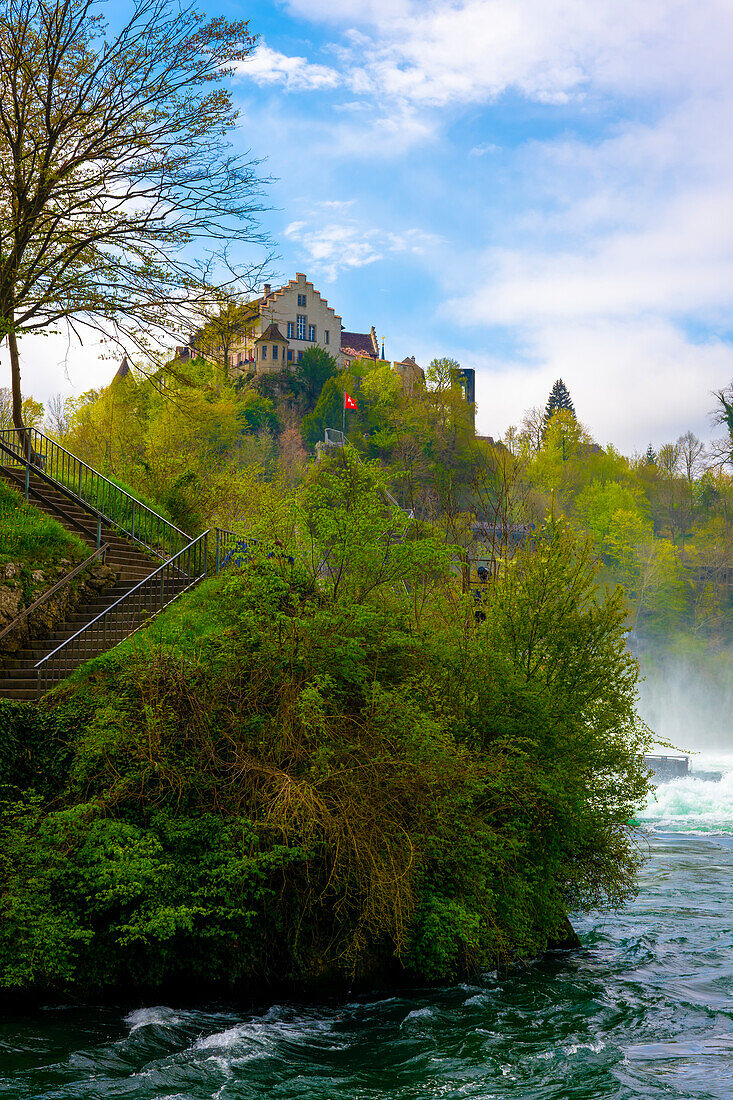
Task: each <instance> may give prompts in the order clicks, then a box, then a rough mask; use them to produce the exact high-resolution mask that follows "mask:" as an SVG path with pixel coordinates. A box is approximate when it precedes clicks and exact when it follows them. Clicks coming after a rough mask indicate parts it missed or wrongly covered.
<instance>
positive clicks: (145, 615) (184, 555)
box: [34, 528, 241, 695]
mask: <svg viewBox="0 0 733 1100" xmlns="http://www.w3.org/2000/svg"><path fill="white" fill-rule="evenodd" d="M240 540H241V536H239V535H237V534H235V533H234V532H233V531H225V530H222V529H221V528H213V529H209V530H207V531H204V532H203V534H201V535H198V536H197V537H196V538H195V539H192V540H191V541H190V542H189V543H188V545H187V546H185V547H184V548H183V549H182V550H179V551H178V553H177V554H174V555H173V557H171V558H169V559H168V561H166V562H164V563H163V564H162V565H161V566H159V567H158V568H157V569H156V570H155V571H154V572H153V573H151V574H150V575H149V576H148V577H146V578H145V579H144V580H142V581H140V582H139V583H138V584H136V585H135V587H134V588H131V589H130V590H129V592H126V593H125V594H124V595H123V596H120V598H119V599H118V600H116V601H115V602H114V603H113V604H111V605H110V606H109V607H107V608H105V610H104V611H101V612H100V613H99V615H97V616H96V617H95V618H93V619H92V620H91V621H90V622H88V623H87V624H86V626H83V627H81V629H79V630H77V631H76V632H75V633H74V634H72V635H71V636H70V637H68V638H65V639H64V640H63V641H62V642H61V643H60V644H59V645H58V646H56V648H55V649H54V650H52V651H51V652H50V653H47V654H46V655H45V657H42V658H41V660H40V661H38V662H37V663H36V664H35V666H34V669H35V672H36V677H37V679H36V691H37V694H39V695H40V694H42V693H43V692H44V691H47V690H48V689H49V688H50V687H51V686H52V685H53V684H54V683H56V682H58V681H60V680H63V679H65V677H66V676H68V675H69V674H70V672H72V671H73V670H74V669H75V668H78V667H79V665H80V664H83V663H84V661H88V660H90V659H91V658H92V657H94V656H97V655H98V654H99V653H102V652H104V651H105V650H107V649H109V648H111V646H113V645H117V644H119V642H121V641H124V639H125V638H129V637H130V636H131V635H132V634H135V633H136V632H137V631H138V630H139V629H140V628H141V627H142V626H145V625H147V624H148V623H149V622H150V621H151V619H153V618H155V616H156V615H158V614H159V613H160V612H161V611H163V609H164V608H166V607H168V605H169V604H171V603H172V602H173V601H174V600H177V599H178V597H179V596H182V595H183V594H184V592H187V591H188V590H189V589H191V588H193V587H194V585H196V584H198V583H199V582H200V581H202V580H204V578H205V577H207V576H211V575H213V574H216V573H219V572H220V571H221V570H222V569H223V568H224V567H225V566H226V564H227V561H228V558H229V557H230V554H229V548H230V547H232V544H234V545H235V546H236V543H237V542H238V541H240Z"/></svg>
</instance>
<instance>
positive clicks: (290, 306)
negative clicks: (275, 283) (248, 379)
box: [229, 272, 343, 374]
mask: <svg viewBox="0 0 733 1100" xmlns="http://www.w3.org/2000/svg"><path fill="white" fill-rule="evenodd" d="M249 305H250V308H251V310H252V313H251V316H250V318H249V320H248V322H247V331H246V333H244V334H243V335H242V338H241V342H237V343H235V345H234V346H233V348H232V351H231V352H230V356H229V360H230V362H229V365H230V368H231V369H232V372H233V373H235V374H238V373H248V372H254V373H270V372H272V371H274V370H276V369H277V370H281V371H282V370H288V369H290V370H293V369H294V367H295V365H296V364H297V363H298V362H299V361H300V359H302V357H303V352H304V351H306V350H307V349H308V348H312V347H320V348H323V349H324V350H325V351H327V352H328V353H329V354H330V355H332V356H333V357H334V359H335V360H336V362H337V363H338V365H339V366H341V364H342V360H343V356H342V354H341V328H342V325H341V318H340V317H339V315H338V314H337V313H336V312H335V311H334V310H333V309H331V307H330V306H329V304H328V302H327V301H326V299H325V298H322V297H321V295H320V294H319V293H318V291H317V290H316V289H315V287H314V286H313V283H311V282H309V281H308V280H307V279H306V277H305V275H304V274H303V273H302V272H298V273H297V275H296V276H295V278H294V279H291V280H290V281H289V282H288V283H287V284H286V285H285V286H281V287H280V288H279V289H278V290H272V288H271V287H270V285H269V284H268V283H266V284H265V287H264V294H263V295H262V297H261V298H257V299H255V300H254V301H252V302H250V303H249ZM271 326H275V328H276V329H277V330H278V335H279V336H280V339H282V338H284V339H285V342H286V347H285V349H284V355H285V358H284V361H283V358H282V356H283V349H282V348H281V347H277V348H275V347H274V346H273V348H270V347H269V346H268V341H267V340H263V335H264V334H265V333H266V332H267V331H268V330H270V331H272V328H271ZM263 351H264V356H265V358H264V359H263ZM273 351H275V354H276V358H275V359H274V360H273V356H272V352H273ZM275 364H277V366H276V365H275Z"/></svg>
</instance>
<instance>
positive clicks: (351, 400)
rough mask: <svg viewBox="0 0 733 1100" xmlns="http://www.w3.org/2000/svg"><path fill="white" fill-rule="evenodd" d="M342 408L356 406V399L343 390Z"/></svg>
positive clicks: (353, 407)
mask: <svg viewBox="0 0 733 1100" xmlns="http://www.w3.org/2000/svg"><path fill="white" fill-rule="evenodd" d="M344 408H345V409H355V408H356V401H354V398H353V397H349V395H348V393H346V391H345V390H344Z"/></svg>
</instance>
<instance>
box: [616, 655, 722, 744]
mask: <svg viewBox="0 0 733 1100" xmlns="http://www.w3.org/2000/svg"><path fill="white" fill-rule="evenodd" d="M639 649H640V652H639V653H638V654H637V656H638V658H639V663H640V666H641V674H642V676H643V677H644V680H643V682H642V683H641V684H640V700H639V714H640V715H641V717H642V718H643V719H644V721H645V722H646V723H647V724H648V725H649V726H650V727H651V729H652V730H654V732H655V733H656V734H657V735H658V736H659V737H660V738H662V739H664V740H667V741H670V742H671V743H672V744H673V745H675V746H676V747H678V748H679V749H681V750H682V751H685V750H690V751H693V752H702V753H710V752H713V753H716V754H721V755H728V754H731V755H733V652H731V651H730V650H727V651H724V652H717V653H711V651H710V650H709V649H707V648H704V649H703V648H701V649H699V650H697V649H696V650H693V651H689V650H688V651H687V652H680V651H675V650H674V649H672V650H670V649H667V648H664V649H663V648H661V647H660V648H655V647H654V646H649V645H648V644H647V645H644V646H640V647H639Z"/></svg>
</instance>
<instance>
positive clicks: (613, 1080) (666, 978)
mask: <svg viewBox="0 0 733 1100" xmlns="http://www.w3.org/2000/svg"><path fill="white" fill-rule="evenodd" d="M696 766H700V765H699V763H698V764H697V765H696ZM706 766H707V767H715V766H718V767H720V768H721V770H722V771H723V773H724V774H723V778H722V780H720V781H715V780H710V779H700V778H694V777H691V778H686V779H680V780H676V781H674V782H673V783H670V784H668V785H666V786H664V787H662V788H660V790H659V792H658V795H657V797H656V799H654V798H652V799H650V802H649V804H648V805H647V807H646V808H645V810H644V811H643V813H642V815H641V817H642V819H643V821H644V822H645V824H646V825H647V826H648V827H649V829H650V830H651V835H650V840H649V859H648V861H647V863H646V864H645V867H644V870H643V872H642V875H641V881H640V890H639V895H638V897H637V899H636V900H635V901H634V902H633V903H632V904H631V905H630V906H629V907H628V908H627V909H626V910H624V911H623V912H621V913H617V914H611V915H603V916H598V915H596V916H593V917H589V918H584V919H583V920H579V921H577V922H576V924H577V927H578V931H579V932H580V934H581V937H582V940H583V945H584V946H583V950H582V952H580V953H579V954H576V955H573V956H569V957H556V958H553V959H550V960H545V961H543V962H539V963H534V964H532V965H528V966H525V967H522V968H519V969H517V970H516V971H515V972H514V973H512V974H511V975H510V976H508V977H502V978H496V977H493V976H488V977H486V978H485V979H484V980H482V981H476V982H474V983H462V984H460V985H456V986H454V987H451V988H447V989H441V990H434V989H430V990H424V991H416V992H411V993H409V994H400V995H399V996H391V997H390V996H383V997H358V998H351V999H346V1000H342V1001H339V1002H337V1003H336V1002H335V1003H328V1004H310V1005H308V1006H303V1005H301V1004H294V1003H280V1004H276V1005H273V1006H269V1007H263V1008H262V1009H260V1010H257V1011H253V1010H252V1009H251V1008H250V1009H247V1010H244V1009H242V1008H237V1007H233V1006H231V1005H217V1004H211V1005H206V1006H201V1007H197V1008H196V1009H191V1008H177V1007H168V1006H146V1007H141V1008H138V1009H135V1010H134V1011H129V1009H115V1008H114V1007H105V1008H95V1007H84V1008H79V1007H73V1008H69V1007H62V1006H54V1005H48V1006H47V1007H45V1008H44V1009H43V1010H42V1011H40V1012H35V1013H33V1014H32V1015H28V1016H23V1017H18V1016H14V1017H6V1018H5V1019H4V1020H3V1022H2V1026H1V1030H0V1097H2V1098H8V1100H20V1098H23V1100H41V1098H43V1100H46V1098H47V1100H52V1098H53V1100H56V1098H62V1097H63V1098H65V1100H66V1098H68V1100H92V1098H94V1100H97V1098H99V1100H116V1098H121V1097H125V1098H134V1100H214V1098H216V1100H296V1098H297V1100H424V1098H428V1097H440V1098H443V1100H454V1098H455V1100H459V1098H461V1100H464V1098H475V1100H503V1098H505V1097H512V1098H513V1100H516V1098H522V1100H525V1098H526V1100H550V1098H557V1100H570V1098H578V1100H581V1098H582V1100H591V1098H600V1097H613V1098H624V1100H625V1098H627V1097H628V1098H631V1097H633V1098H637V1097H642V1098H649V1100H662V1098H664V1100H670V1098H684V1100H691V1098H693V1097H694V1098H700V1100H702V1098H712V1097H715V1098H718V1097H721V1098H722V1097H725V1098H727V1100H730V1098H731V1097H733V761H730V760H727V761H722V762H720V761H707V762H706Z"/></svg>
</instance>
